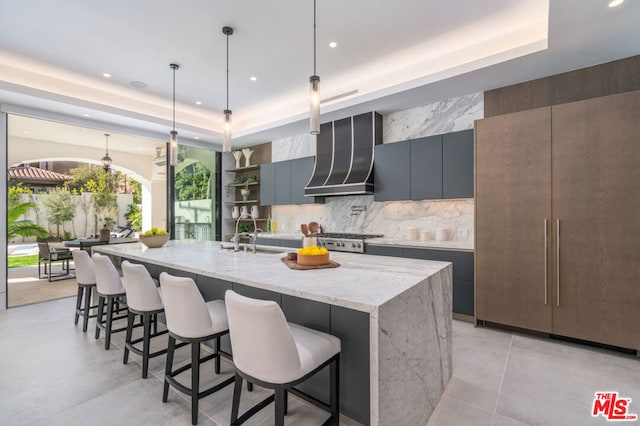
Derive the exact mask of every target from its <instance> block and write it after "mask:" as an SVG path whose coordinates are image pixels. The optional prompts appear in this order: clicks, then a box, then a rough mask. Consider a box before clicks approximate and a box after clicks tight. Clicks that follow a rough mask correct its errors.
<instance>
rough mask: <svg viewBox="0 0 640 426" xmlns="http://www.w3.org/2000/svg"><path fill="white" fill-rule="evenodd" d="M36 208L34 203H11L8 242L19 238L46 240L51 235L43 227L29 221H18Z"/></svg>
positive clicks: (8, 216)
mask: <svg viewBox="0 0 640 426" xmlns="http://www.w3.org/2000/svg"><path fill="white" fill-rule="evenodd" d="M33 207H35V204H33V203H19V204H12V203H9V208H8V209H7V241H10V240H11V238H15V237H17V236H21V237H38V238H46V237H47V236H49V233H48V232H47V230H46V229H44V228H43V227H42V226H39V225H36V224H35V223H33V222H31V221H30V220H28V219H23V220H18V219H19V218H20V217H21V216H22V215H24V214H26V213H27V212H28V211H29V209H31V208H33Z"/></svg>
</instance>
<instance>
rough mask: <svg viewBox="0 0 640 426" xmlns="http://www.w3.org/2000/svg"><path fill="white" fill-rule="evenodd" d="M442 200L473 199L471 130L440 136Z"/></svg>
mask: <svg viewBox="0 0 640 426" xmlns="http://www.w3.org/2000/svg"><path fill="white" fill-rule="evenodd" d="M412 159H413V154H412ZM442 198H473V130H463V131H461V132H453V133H447V134H445V135H443V136H442Z"/></svg>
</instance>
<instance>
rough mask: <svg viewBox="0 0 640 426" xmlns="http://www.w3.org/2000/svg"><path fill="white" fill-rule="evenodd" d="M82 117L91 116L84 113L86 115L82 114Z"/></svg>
mask: <svg viewBox="0 0 640 426" xmlns="http://www.w3.org/2000/svg"><path fill="white" fill-rule="evenodd" d="M82 116H83V117H91V114H87V113H84V114H82Z"/></svg>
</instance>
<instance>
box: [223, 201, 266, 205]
mask: <svg viewBox="0 0 640 426" xmlns="http://www.w3.org/2000/svg"><path fill="white" fill-rule="evenodd" d="M224 203H225V204H231V205H234V204H257V203H259V201H258V200H247V201H242V200H240V201H225V202H224Z"/></svg>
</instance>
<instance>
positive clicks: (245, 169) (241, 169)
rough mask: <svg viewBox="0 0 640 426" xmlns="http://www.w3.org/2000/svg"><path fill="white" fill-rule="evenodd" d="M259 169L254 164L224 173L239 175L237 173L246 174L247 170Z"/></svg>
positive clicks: (258, 166) (257, 165)
mask: <svg viewBox="0 0 640 426" xmlns="http://www.w3.org/2000/svg"><path fill="white" fill-rule="evenodd" d="M259 168H260V165H259V164H256V165H253V166H249V167H240V168H237V169H228V170H225V172H227V173H239V172H246V171H249V170H258V169H259Z"/></svg>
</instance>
